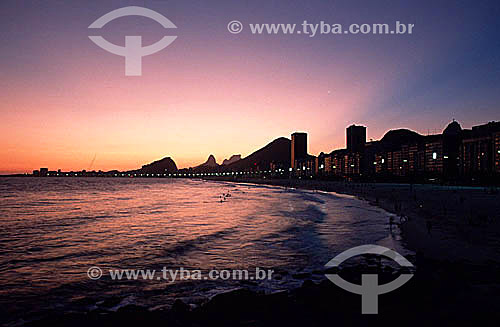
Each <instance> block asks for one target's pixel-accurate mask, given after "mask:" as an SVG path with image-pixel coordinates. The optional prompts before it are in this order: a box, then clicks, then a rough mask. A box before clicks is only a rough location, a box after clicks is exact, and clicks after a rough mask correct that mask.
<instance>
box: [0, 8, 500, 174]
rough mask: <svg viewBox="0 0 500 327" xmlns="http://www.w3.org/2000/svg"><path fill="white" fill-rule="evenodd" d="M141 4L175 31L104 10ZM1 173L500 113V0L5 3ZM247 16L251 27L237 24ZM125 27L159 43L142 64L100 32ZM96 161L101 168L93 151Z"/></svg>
mask: <svg viewBox="0 0 500 327" xmlns="http://www.w3.org/2000/svg"><path fill="white" fill-rule="evenodd" d="M130 5H138V6H144V7H147V8H150V9H153V10H155V11H157V12H159V13H161V14H162V15H164V16H166V17H168V18H169V19H170V20H171V21H172V22H173V23H174V24H175V25H176V26H177V27H178V28H177V29H169V30H165V29H163V28H162V27H161V25H159V24H158V23H156V22H154V21H152V20H150V19H147V18H143V17H123V18H120V19H117V20H115V21H113V22H110V23H109V24H107V25H106V26H105V27H104V28H103V29H101V30H98V31H97V32H96V31H92V30H89V29H88V26H89V25H90V24H91V23H92V22H94V21H95V20H96V19H97V18H99V17H100V16H102V15H104V14H106V13H107V12H109V11H111V10H114V9H117V8H120V7H125V6H130ZM0 10H1V13H2V16H1V17H2V18H1V19H0V121H1V132H0V133H1V138H0V173H22V172H30V171H31V170H33V169H38V168H39V167H49V168H50V169H51V170H56V169H58V168H60V169H63V170H81V169H89V168H91V169H92V170H94V169H95V170H99V169H101V170H110V169H120V170H125V169H135V168H139V167H140V166H141V165H143V164H145V163H148V162H151V161H153V160H157V159H160V158H162V157H165V156H170V157H172V158H173V159H174V160H175V162H176V163H177V166H178V167H180V168H182V167H189V166H194V165H197V164H200V163H202V162H204V161H205V160H206V159H207V157H208V156H209V155H210V154H213V155H214V156H215V157H216V159H217V161H218V162H219V163H220V162H221V161H222V160H223V159H224V158H229V157H230V156H231V155H232V154H242V155H243V156H246V155H248V154H250V153H251V152H253V151H254V150H256V149H258V148H260V147H262V146H264V145H266V144H267V143H269V142H270V141H272V140H273V139H275V138H277V137H280V136H286V137H289V136H290V134H291V133H292V132H294V131H306V132H308V133H309V152H310V153H311V154H314V155H317V154H318V153H319V152H321V151H324V152H330V151H331V150H333V149H336V148H341V147H344V145H345V127H346V126H348V125H350V124H352V123H357V124H363V125H365V126H367V127H368V129H367V133H368V138H373V139H379V138H381V137H382V136H383V134H384V133H385V132H386V131H387V130H389V129H394V128H401V127H405V128H410V129H413V130H416V131H418V132H420V133H422V134H427V133H428V131H430V132H434V131H436V132H440V131H441V130H442V129H443V128H444V127H445V126H446V124H447V123H448V122H449V121H451V119H452V118H454V119H456V120H458V121H459V122H460V123H461V124H462V127H465V128H470V127H471V126H472V125H476V124H480V123H485V122H488V121H491V120H500V110H499V108H500V38H499V34H498V31H499V30H500V20H499V19H498V17H499V15H500V4H498V0H493V1H472V0H470V1H460V0H455V1H440V0H433V1H427V0H425V1H402V0H399V1H395V0H390V1H388V0H377V1H366V0H365V1H358V0H342V1H324V0H323V1H304V0H303V1H290V0H282V1H269V0H265V1H234V0H231V1H189V0H187V1H186V0H178V1H159V0H157V1H116V0H113V1H110V0H103V1H97V0H95V1H87V0H74V1H62V0H59V1H56V0H47V1H17V0H3V1H2V2H0ZM232 20H239V21H241V22H242V23H243V24H244V30H243V32H242V33H240V34H231V33H229V32H228V30H227V24H228V22H229V21H232ZM304 20H307V21H308V22H310V23H319V22H320V21H322V20H323V21H325V22H327V23H329V24H336V23H339V24H345V25H348V24H351V23H359V24H363V23H368V24H372V23H388V24H390V25H392V24H395V22H396V21H401V22H402V23H406V24H409V23H412V24H415V27H414V31H413V34H412V35H371V34H370V35H316V36H315V37H313V38H310V37H308V36H306V35H283V34H280V35H253V34H251V32H250V30H249V28H248V24H249V23H291V24H294V23H295V24H297V25H299V24H301V23H302V22H303V21H304ZM89 35H102V36H103V37H104V38H106V39H107V40H108V41H110V42H112V43H115V44H117V45H123V44H124V39H125V36H126V35H141V36H142V37H143V43H144V44H152V43H154V42H156V41H158V40H159V39H160V38H161V37H162V36H164V35H177V36H178V38H177V39H176V40H175V41H174V42H173V43H172V44H171V45H170V46H169V47H167V48H166V49H164V50H163V51H160V52H158V53H156V54H153V55H151V56H147V57H144V58H143V62H142V76H139V77H126V76H125V75H124V67H125V65H124V58H123V57H119V56H116V55H113V54H110V53H108V52H106V51H104V50H103V49H101V48H99V47H98V46H96V45H95V44H94V43H92V42H91V41H90V40H89V38H88V36H89ZM94 156H95V162H94V164H93V165H92V166H91V167H90V164H91V162H92V159H93V158H94Z"/></svg>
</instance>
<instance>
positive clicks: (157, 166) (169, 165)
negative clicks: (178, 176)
mask: <svg viewBox="0 0 500 327" xmlns="http://www.w3.org/2000/svg"><path fill="white" fill-rule="evenodd" d="M138 171H139V172H141V173H144V174H163V173H172V172H176V171H177V165H176V164H175V162H174V160H172V158H170V157H165V158H163V159H160V160H157V161H154V162H152V163H150V164H147V165H144V166H142V168H141V169H139V170H138Z"/></svg>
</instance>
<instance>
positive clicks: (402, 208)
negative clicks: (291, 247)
mask: <svg viewBox="0 0 500 327" xmlns="http://www.w3.org/2000/svg"><path fill="white" fill-rule="evenodd" d="M205 180H208V181H219V182H232V183H251V184H263V185H271V186H279V187H285V188H297V189H305V190H312V191H325V192H335V193H340V194H346V195H351V196H355V197H357V198H359V199H361V200H363V201H367V202H368V203H369V204H370V205H373V206H376V207H379V208H381V209H383V210H385V211H387V212H389V213H392V214H395V215H397V216H399V217H403V219H402V220H401V221H402V223H401V224H399V221H398V220H396V221H395V222H394V223H395V225H399V228H400V230H401V234H402V237H403V241H404V242H405V244H406V245H407V246H408V248H409V249H410V250H413V251H415V253H418V254H419V255H420V256H422V257H425V258H426V259H429V260H435V261H442V262H457V263H464V264H473V265H489V264H492V263H493V264H499V263H500V262H499V259H498V258H500V195H499V194H498V193H496V192H492V191H491V189H489V188H479V187H478V188H475V187H459V186H455V187H453V186H440V185H427V184H413V185H412V184H390V183H353V182H337V181H321V180H297V179H252V178H237V179H235V178H230V177H229V178H227V177H218V178H213V177H210V178H205ZM496 240H499V241H498V242H496Z"/></svg>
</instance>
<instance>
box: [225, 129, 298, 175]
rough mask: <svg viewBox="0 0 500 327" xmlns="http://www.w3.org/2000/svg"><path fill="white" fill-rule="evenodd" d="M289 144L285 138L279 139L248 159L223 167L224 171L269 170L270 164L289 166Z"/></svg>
mask: <svg viewBox="0 0 500 327" xmlns="http://www.w3.org/2000/svg"><path fill="white" fill-rule="evenodd" d="M290 144H291V141H290V140H289V139H287V138H286V137H280V138H277V139H276V140H274V141H272V142H271V143H269V144H268V145H266V146H265V147H263V148H261V149H259V150H257V151H255V152H254V153H252V154H251V155H249V156H248V157H245V158H243V159H241V160H238V161H236V162H233V163H231V164H229V165H227V166H224V170H229V171H241V170H248V169H256V168H258V169H260V170H266V169H269V167H270V164H271V163H272V162H274V163H275V164H281V165H283V166H284V167H288V166H289V165H290Z"/></svg>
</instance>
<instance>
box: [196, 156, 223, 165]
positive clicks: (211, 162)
mask: <svg viewBox="0 0 500 327" xmlns="http://www.w3.org/2000/svg"><path fill="white" fill-rule="evenodd" d="M218 166H219V165H218V164H217V161H216V160H215V157H214V156H213V155H212V154H211V155H209V156H208V159H207V161H205V162H204V163H202V164H201V165H198V166H196V167H194V168H204V167H210V168H215V167H218Z"/></svg>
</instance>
